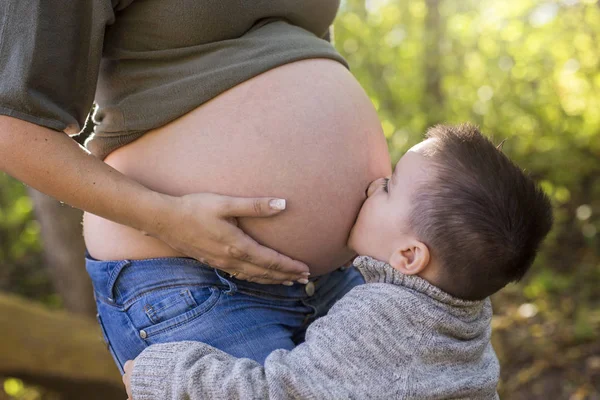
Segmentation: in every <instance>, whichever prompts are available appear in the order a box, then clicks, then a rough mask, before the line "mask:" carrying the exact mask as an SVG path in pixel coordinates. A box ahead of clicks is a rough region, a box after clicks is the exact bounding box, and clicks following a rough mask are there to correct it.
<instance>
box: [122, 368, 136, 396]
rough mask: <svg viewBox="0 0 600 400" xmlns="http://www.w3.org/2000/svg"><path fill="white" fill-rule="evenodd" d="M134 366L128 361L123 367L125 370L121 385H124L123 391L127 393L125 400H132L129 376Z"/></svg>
mask: <svg viewBox="0 0 600 400" xmlns="http://www.w3.org/2000/svg"><path fill="white" fill-rule="evenodd" d="M134 365H135V361H133V360H129V361H127V362H126V363H125V365H124V366H123V369H124V370H125V374H124V375H123V383H124V384H125V390H126V391H127V400H133V396H132V394H131V374H132V373H133V366H134Z"/></svg>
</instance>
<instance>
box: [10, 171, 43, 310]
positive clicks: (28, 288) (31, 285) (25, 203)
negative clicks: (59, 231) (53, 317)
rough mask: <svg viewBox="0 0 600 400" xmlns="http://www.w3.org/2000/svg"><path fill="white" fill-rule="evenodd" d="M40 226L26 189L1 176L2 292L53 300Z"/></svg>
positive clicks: (14, 181)
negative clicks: (44, 264)
mask: <svg viewBox="0 0 600 400" xmlns="http://www.w3.org/2000/svg"><path fill="white" fill-rule="evenodd" d="M39 231H40V228H39V224H38V223H37V221H36V220H35V219H34V215H33V210H32V202H31V200H30V199H29V197H28V196H27V191H26V188H25V186H24V185H23V184H22V183H20V182H17V181H16V180H14V179H12V178H11V177H9V176H7V175H5V174H0V266H1V268H0V290H4V291H10V292H13V293H17V294H22V295H24V296H27V297H31V298H36V299H39V300H43V301H46V300H51V299H52V298H53V297H52V296H53V295H52V288H51V286H50V283H49V279H48V274H47V271H46V270H45V269H44V267H43V261H42V254H41V251H42V244H41V242H40V235H39Z"/></svg>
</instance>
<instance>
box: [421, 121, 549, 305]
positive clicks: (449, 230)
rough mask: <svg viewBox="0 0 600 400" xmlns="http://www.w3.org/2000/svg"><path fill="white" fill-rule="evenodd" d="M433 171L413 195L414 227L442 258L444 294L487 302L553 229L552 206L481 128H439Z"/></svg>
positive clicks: (432, 134) (433, 134)
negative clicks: (485, 300) (430, 176)
mask: <svg viewBox="0 0 600 400" xmlns="http://www.w3.org/2000/svg"><path fill="white" fill-rule="evenodd" d="M427 138H429V139H434V140H432V141H431V142H430V143H429V144H428V145H427V146H425V148H424V151H423V155H424V156H425V157H427V158H429V159H430V160H431V161H432V163H433V166H434V168H435V173H434V174H433V177H432V178H431V180H429V181H428V182H427V184H424V185H421V186H420V188H419V189H418V190H417V191H415V193H414V194H413V204H414V206H413V209H412V210H411V214H410V224H411V227H412V228H413V230H414V231H415V233H416V234H417V236H418V237H419V239H420V240H422V241H423V242H424V243H425V244H427V245H428V247H429V250H430V252H431V254H432V256H433V257H435V258H437V259H438V260H440V264H441V271H440V282H438V284H439V285H440V288H441V289H442V290H444V291H446V292H448V293H450V294H452V295H454V296H456V297H459V298H463V299H467V300H479V299H483V298H485V297H487V296H489V295H491V294H493V293H495V292H497V291H498V290H500V289H501V288H502V287H504V286H505V285H506V284H508V283H509V282H512V281H518V280H520V279H521V278H522V277H523V275H524V274H525V272H527V270H528V269H529V267H530V266H531V264H532V263H533V260H534V259H535V256H536V253H537V251H538V248H539V246H540V244H541V242H542V240H543V239H544V237H545V236H546V235H547V234H548V232H549V231H550V228H551V227H552V222H553V218H552V207H551V205H550V200H549V199H548V197H547V196H546V195H545V194H544V192H543V191H542V190H541V188H540V187H539V186H537V185H536V184H535V182H534V181H533V180H532V179H531V178H530V177H529V176H527V175H526V174H525V173H524V172H523V171H522V170H521V169H520V168H519V167H518V166H517V165H515V164H514V163H513V162H512V161H511V160H509V159H508V157H506V155H504V154H503V153H502V151H501V150H499V149H498V148H496V146H494V145H493V144H492V142H491V141H490V140H489V139H487V138H486V137H484V136H483V135H482V134H481V132H479V130H478V129H477V127H475V126H473V125H470V124H464V125H458V126H447V125H438V126H435V127H433V128H431V129H429V131H428V132H427Z"/></svg>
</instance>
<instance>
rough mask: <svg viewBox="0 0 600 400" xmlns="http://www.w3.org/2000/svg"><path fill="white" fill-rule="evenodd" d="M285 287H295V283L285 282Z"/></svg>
mask: <svg viewBox="0 0 600 400" xmlns="http://www.w3.org/2000/svg"><path fill="white" fill-rule="evenodd" d="M283 285H285V286H293V285H294V282H290V281H285V282H283Z"/></svg>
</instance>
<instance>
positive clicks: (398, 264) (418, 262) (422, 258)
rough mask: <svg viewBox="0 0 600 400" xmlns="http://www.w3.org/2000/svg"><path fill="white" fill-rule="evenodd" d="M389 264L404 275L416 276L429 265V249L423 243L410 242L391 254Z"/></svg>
mask: <svg viewBox="0 0 600 400" xmlns="http://www.w3.org/2000/svg"><path fill="white" fill-rule="evenodd" d="M389 264H390V265H391V266H392V267H393V268H395V269H397V270H398V271H400V272H402V273H403V274H404V275H416V274H418V273H420V272H423V270H424V269H425V268H427V266H428V265H429V248H428V247H427V245H426V244H425V243H423V242H419V241H418V240H411V241H410V242H408V243H407V244H404V245H403V246H402V247H399V248H397V249H396V250H395V251H394V252H393V253H392V255H391V257H390V260H389Z"/></svg>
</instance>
